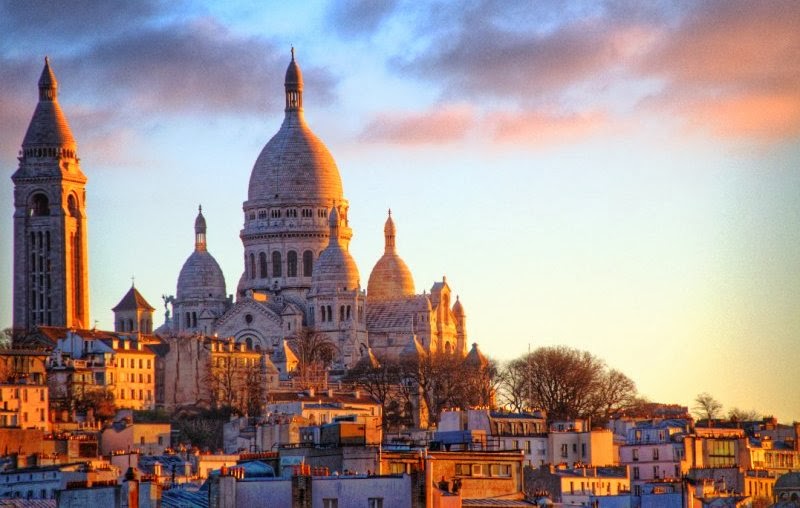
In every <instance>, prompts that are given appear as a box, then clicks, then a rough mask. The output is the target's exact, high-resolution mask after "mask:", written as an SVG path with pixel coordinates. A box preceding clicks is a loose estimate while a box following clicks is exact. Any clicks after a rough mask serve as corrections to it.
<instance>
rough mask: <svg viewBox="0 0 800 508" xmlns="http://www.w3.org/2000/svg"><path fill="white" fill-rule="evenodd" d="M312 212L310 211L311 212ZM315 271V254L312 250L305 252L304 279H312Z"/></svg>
mask: <svg viewBox="0 0 800 508" xmlns="http://www.w3.org/2000/svg"><path fill="white" fill-rule="evenodd" d="M310 211H311V210H309V212H310ZM313 270H314V253H313V252H311V251H310V250H307V251H305V252H303V277H311V273H312V271H313Z"/></svg>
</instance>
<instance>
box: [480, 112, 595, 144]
mask: <svg viewBox="0 0 800 508" xmlns="http://www.w3.org/2000/svg"><path fill="white" fill-rule="evenodd" d="M486 123H487V124H488V125H489V126H490V127H491V129H492V131H493V133H494V139H495V141H498V142H501V143H514V142H520V141H524V142H525V143H526V144H533V145H541V144H552V143H554V142H558V143H562V142H572V141H575V140H577V139H581V138H584V137H588V136H590V135H592V134H595V133H597V132H599V131H601V130H602V129H604V128H606V127H608V125H609V119H608V116H607V115H606V114H605V113H603V112H601V111H587V112H583V113H571V114H563V113H555V112H543V111H496V112H492V113H489V114H488V115H487V117H486Z"/></svg>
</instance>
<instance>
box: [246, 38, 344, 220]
mask: <svg viewBox="0 0 800 508" xmlns="http://www.w3.org/2000/svg"><path fill="white" fill-rule="evenodd" d="M284 86H285V89H286V91H285V93H286V109H285V111H286V116H285V117H284V120H283V124H281V128H280V129H279V130H278V132H277V133H276V134H275V135H274V136H273V137H272V139H270V140H269V142H268V143H267V144H266V146H264V148H263V150H261V154H260V155H259V156H258V159H256V163H255V165H253V171H252V172H251V173H250V185H249V187H248V191H247V199H248V200H250V201H264V202H270V203H274V204H294V203H297V204H300V203H309V204H312V203H320V204H323V203H324V204H325V205H326V206H330V205H331V203H335V202H339V201H341V200H342V199H343V191H342V179H341V176H340V175H339V168H337V167H336V162H335V161H334V160H333V157H332V156H331V153H330V152H329V151H328V148H327V147H326V146H325V144H324V143H323V142H322V141H320V139H319V138H318V137H317V136H316V135H315V134H314V133H313V132H312V131H311V129H310V128H309V127H308V125H307V124H306V121H305V117H304V116H303V74H302V72H301V71H300V67H299V66H298V65H297V62H296V61H295V59H294V49H292V61H291V62H290V63H289V67H288V69H287V70H286V79H285V82H284Z"/></svg>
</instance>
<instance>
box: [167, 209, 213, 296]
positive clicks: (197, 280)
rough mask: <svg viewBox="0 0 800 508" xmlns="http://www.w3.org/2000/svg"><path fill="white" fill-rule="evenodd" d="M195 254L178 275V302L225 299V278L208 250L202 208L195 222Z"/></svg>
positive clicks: (176, 293)
mask: <svg viewBox="0 0 800 508" xmlns="http://www.w3.org/2000/svg"><path fill="white" fill-rule="evenodd" d="M194 226H195V227H194V252H192V255H191V256H189V259H187V260H186V262H185V263H184V264H183V268H181V273H180V275H178V288H177V290H176V291H175V297H176V299H177V300H185V299H203V298H225V276H223V275H222V269H221V268H220V267H219V263H217V260H216V259H214V256H212V255H211V254H209V253H208V250H206V219H205V217H203V208H202V207H200V209H199V211H198V213H197V218H196V219H195V221H194Z"/></svg>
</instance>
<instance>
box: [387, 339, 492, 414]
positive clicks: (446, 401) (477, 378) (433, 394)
mask: <svg viewBox="0 0 800 508" xmlns="http://www.w3.org/2000/svg"><path fill="white" fill-rule="evenodd" d="M400 369H401V371H402V377H403V379H404V380H405V381H406V382H410V383H411V384H412V385H413V386H416V387H417V388H418V391H419V397H420V398H421V399H422V400H421V403H422V404H424V405H425V409H426V410H427V417H428V422H427V423H428V425H433V424H435V423H436V422H438V421H439V416H440V414H441V412H442V410H443V409H445V408H461V409H467V408H469V407H470V406H491V405H494V393H495V390H496V380H497V379H498V376H497V369H496V366H495V363H494V362H493V361H491V360H490V361H489V362H488V363H487V364H485V365H480V366H478V365H473V366H470V365H467V364H466V363H465V361H464V358H462V357H461V356H459V355H456V354H451V353H446V352H434V353H431V354H427V355H424V356H422V357H421V358H414V359H404V360H401V362H400Z"/></svg>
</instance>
